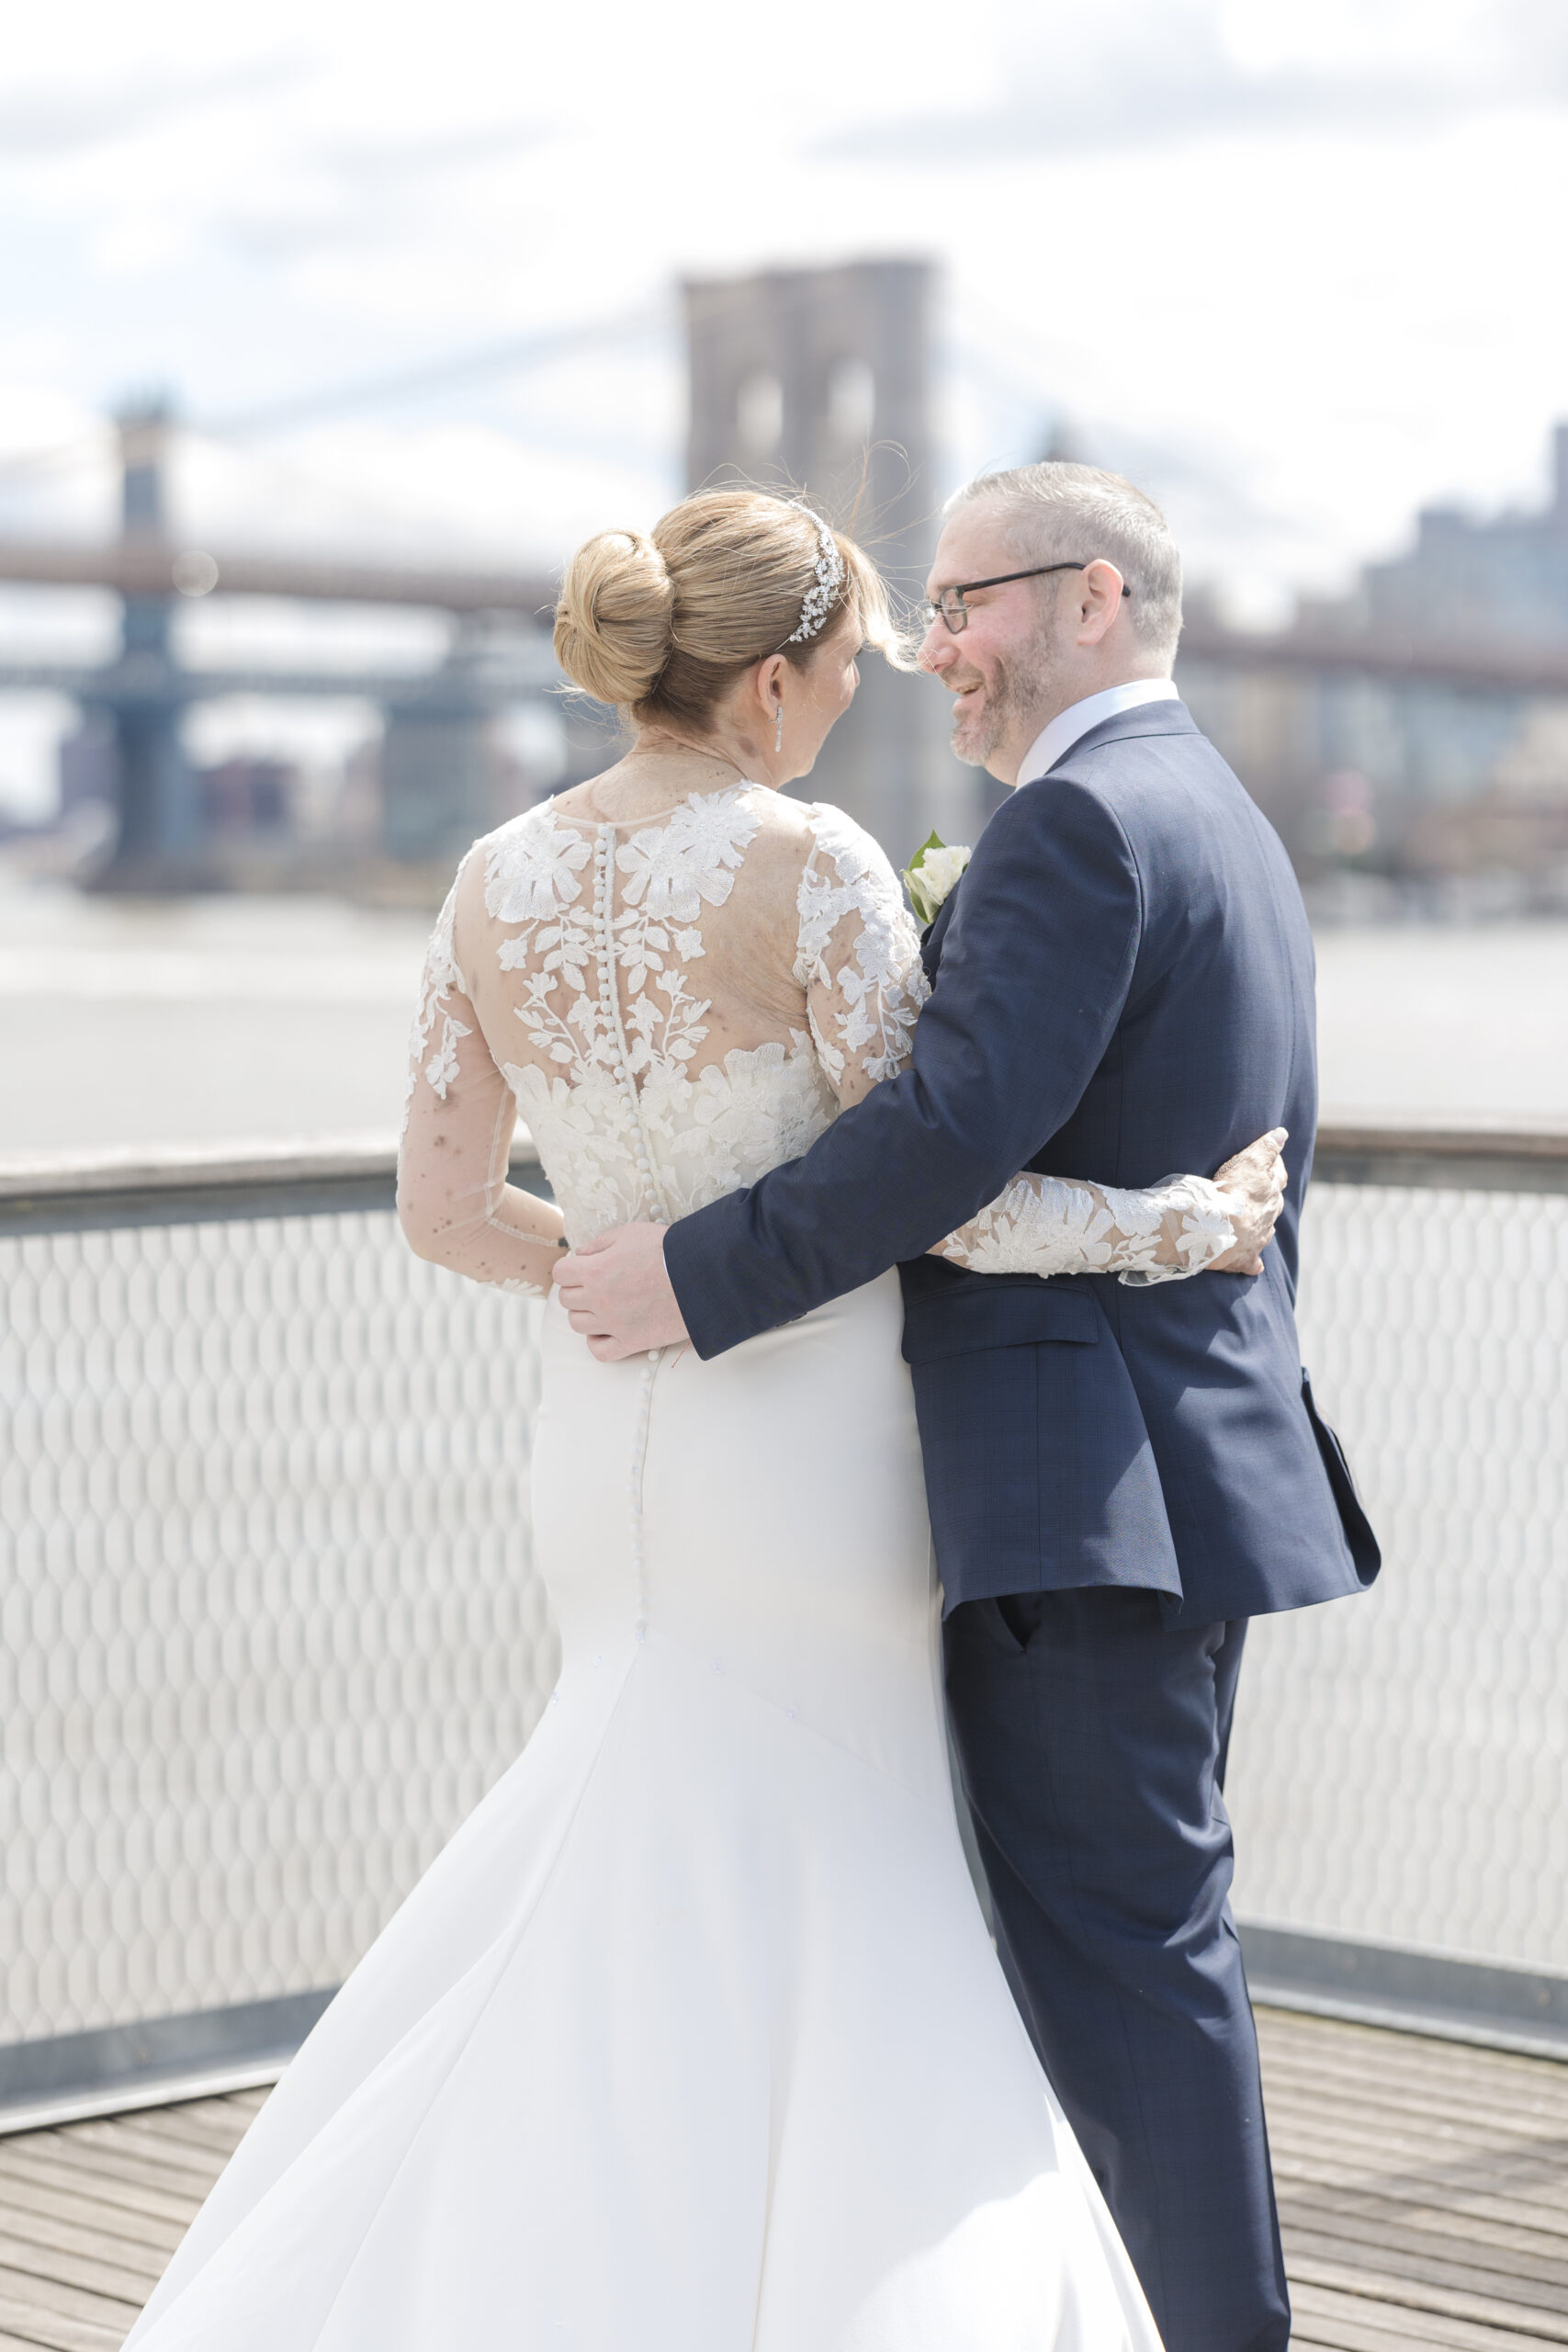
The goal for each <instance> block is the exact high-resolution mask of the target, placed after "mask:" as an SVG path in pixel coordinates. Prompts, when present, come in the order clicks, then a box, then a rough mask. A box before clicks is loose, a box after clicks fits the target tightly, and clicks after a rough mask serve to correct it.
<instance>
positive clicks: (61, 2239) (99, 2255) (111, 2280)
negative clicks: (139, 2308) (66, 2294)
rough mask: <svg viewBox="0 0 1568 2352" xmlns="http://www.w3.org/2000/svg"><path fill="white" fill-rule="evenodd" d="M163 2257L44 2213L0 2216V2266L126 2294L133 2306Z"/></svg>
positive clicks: (159, 2272) (154, 2279) (158, 2274)
mask: <svg viewBox="0 0 1568 2352" xmlns="http://www.w3.org/2000/svg"><path fill="white" fill-rule="evenodd" d="M167 2258H168V2257H167V2256H165V2255H164V2253H163V2252H162V2250H161V2249H160V2248H159V2247H156V2246H149V2245H142V2246H134V2245H128V2244H127V2242H126V2241H125V2240H124V2239H123V2238H112V2239H111V2238H105V2237H101V2236H99V2234H98V2233H96V2231H94V2230H90V2229H89V2230H85V2229H83V2228H81V2227H80V2225H79V2224H77V2223H75V2222H61V2221H56V2220H54V2219H53V2218H52V2217H51V2216H49V2215H47V2214H42V2213H18V2212H17V2211H15V2209H14V2208H13V2209H12V2210H10V2211H6V2213H4V2214H0V2262H4V2263H8V2264H10V2266H11V2267H12V2268H13V2269H16V2270H26V2271H28V2272H31V2273H33V2274H34V2275H35V2276H37V2277H39V2278H73V2279H74V2280H75V2281H76V2284H77V2285H78V2286H82V2287H91V2288H93V2289H94V2290H95V2291H96V2292H98V2293H102V2294H107V2295H118V2294H124V2295H128V2296H129V2297H130V2300H131V2301H135V2299H136V2297H137V2296H138V2295H139V2294H140V2295H147V2294H151V2292H152V2289H153V2288H154V2287H155V2286H156V2285H157V2283H158V2281H159V2279H160V2278H162V2277H163V2275H164V2263H165V2261H166V2260H167ZM89 2274H90V2275H89Z"/></svg>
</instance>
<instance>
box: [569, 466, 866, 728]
mask: <svg viewBox="0 0 1568 2352" xmlns="http://www.w3.org/2000/svg"><path fill="white" fill-rule="evenodd" d="M833 538H834V543H835V545H836V546H837V548H838V550H839V553H840V556H841V557H842V559H843V566H844V576H843V578H842V580H841V581H840V583H839V586H838V588H837V590H836V591H835V593H834V595H833V600H832V602H831V604H830V605H829V608H828V614H827V617H826V619H825V620H824V621H823V623H822V626H821V628H819V629H818V631H817V633H816V634H815V636H813V637H810V638H808V639H806V640H805V642H804V643H802V644H799V645H792V644H790V643H789V638H790V635H791V632H792V631H793V630H794V629H795V628H798V627H799V624H800V615H801V607H802V605H804V603H805V601H806V597H807V592H808V591H809V590H810V589H813V588H815V587H816V586H817V584H818V583H817V562H818V557H819V555H820V553H821V548H820V546H819V543H818V525H817V521H816V518H815V517H814V516H813V515H809V514H807V511H806V510H805V509H804V508H803V507H800V506H795V505H792V504H791V503H789V502H788V500H786V499H783V498H774V497H773V496H771V495H770V494H769V493H768V492H766V491H761V490H706V491H699V492H697V494H696V495H695V496H694V497H692V498H684V499H682V502H681V503H680V505H679V506H672V507H671V509H670V512H669V514H668V515H663V516H661V517H660V520H659V521H658V522H657V523H656V524H655V525H654V526H653V529H652V530H651V532H649V533H646V534H645V533H643V532H641V531H598V532H596V533H595V534H594V536H593V537H592V538H591V539H587V540H585V541H584V542H583V544H582V546H581V547H580V548H578V550H577V553H576V554H575V555H574V556H573V557H572V559H571V561H570V563H569V564H568V565H567V568H566V578H565V580H564V582H562V585H561V593H560V601H559V603H558V605H557V606H556V628H555V649H556V660H557V661H558V662H559V663H560V666H561V668H562V669H563V670H564V671H565V673H566V674H567V676H568V677H569V678H570V680H571V683H572V684H573V685H575V686H581V689H582V691H583V693H584V694H589V695H593V696H594V698H595V699H596V700H597V701H599V702H608V703H615V704H616V705H617V706H618V707H620V708H621V709H622V710H623V711H628V712H629V713H630V714H631V716H632V718H636V719H651V718H668V719H673V720H676V721H678V722H679V723H680V724H682V725H683V726H687V727H695V728H698V729H706V728H707V727H708V726H709V725H710V724H711V722H712V718H713V714H714V711H715V709H716V706H717V705H718V704H719V703H720V702H722V701H723V699H724V697H725V695H727V694H728V692H729V689H730V688H731V687H732V686H733V685H734V684H735V682H736V680H737V679H738V678H739V676H740V674H741V673H742V672H743V671H745V670H748V669H750V666H751V664H752V662H761V661H764V660H765V659H766V658H767V656H768V655H769V654H770V653H782V654H783V655H784V659H785V661H787V662H793V663H794V664H795V667H796V668H797V669H804V668H806V667H807V664H808V663H809V662H810V661H811V658H812V656H813V654H814V653H815V652H816V650H817V649H818V646H819V645H820V644H821V643H822V641H823V639H825V638H827V637H829V636H830V635H831V634H832V632H833V630H834V629H835V628H837V627H838V625H839V622H840V618H841V617H842V616H844V615H845V614H846V613H849V614H852V616H853V617H854V619H855V621H856V623H857V624H858V627H859V628H860V632H861V635H862V638H863V639H864V641H865V642H866V643H867V644H870V645H874V646H875V647H876V648H877V650H879V651H880V652H882V653H885V654H886V656H887V658H888V660H889V661H891V662H895V663H896V664H897V665H898V666H903V664H904V662H905V661H906V660H907V658H908V657H907V656H906V654H905V652H904V650H903V646H902V642H901V639H900V637H899V633H898V629H897V625H896V623H895V621H894V618H893V615H892V611H891V609H890V606H889V604H888V598H887V590H886V586H885V584H884V582H883V581H882V578H881V575H880V574H879V573H878V571H877V570H876V568H875V566H874V564H873V562H872V561H871V559H870V558H869V557H868V556H867V555H865V554H864V553H863V550H862V549H861V548H858V547H856V545H855V544H854V541H853V540H852V539H847V538H845V537H842V536H841V534H840V533H839V532H837V531H835V532H834V534H833Z"/></svg>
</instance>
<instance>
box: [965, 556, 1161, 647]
mask: <svg viewBox="0 0 1568 2352" xmlns="http://www.w3.org/2000/svg"><path fill="white" fill-rule="evenodd" d="M1099 561H1100V558H1099V557H1098V556H1086V557H1085V559H1084V560H1083V561H1082V563H1037V564H1036V565H1035V566H1034V568H1033V570H1032V571H998V574H997V576H996V578H995V579H994V580H966V581H964V584H963V586H962V587H960V588H944V589H943V590H942V594H941V595H940V596H938V598H937V599H936V602H935V603H934V604H931V605H921V606H920V616H921V618H922V619H923V620H924V622H925V625H926V627H927V628H931V624H932V622H933V621H934V620H935V619H936V617H937V615H938V614H939V613H940V614H941V616H942V619H943V620H944V621H945V622H946V623H947V626H948V628H950V629H951V630H952V631H953V636H954V637H956V636H957V635H958V633H959V631H960V630H961V629H966V628H968V626H969V607H968V605H966V604H965V603H964V597H965V596H972V595H973V594H975V591H976V589H977V588H1005V587H1007V586H1008V584H1009V582H1010V581H1014V580H1043V579H1044V577H1045V574H1046V573H1047V572H1048V571H1088V570H1089V565H1090V564H1091V563H1098V562H1099ZM1132 593H1133V592H1132V590H1131V589H1130V588H1129V587H1128V586H1127V584H1126V582H1122V594H1123V596H1130V595H1131V594H1132Z"/></svg>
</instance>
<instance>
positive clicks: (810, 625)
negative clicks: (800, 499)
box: [784, 506, 844, 645]
mask: <svg viewBox="0 0 1568 2352" xmlns="http://www.w3.org/2000/svg"><path fill="white" fill-rule="evenodd" d="M799 511H800V513H801V514H802V515H805V516H806V517H807V520H808V521H810V522H813V523H815V524H816V526H817V545H818V549H819V553H818V558H817V585H816V586H815V588H808V589H807V592H806V601H805V603H804V604H803V605H801V607H800V623H799V626H798V628H793V629H791V631H790V633H789V635H788V636H787V637H786V638H785V639H784V643H785V644H786V645H802V644H804V643H805V642H806V640H807V639H808V638H813V637H815V636H816V634H817V632H818V629H819V628H821V626H822V624H823V622H824V621H825V620H826V619H827V617H828V615H829V610H830V609H831V606H832V603H833V599H834V597H835V596H836V595H837V594H838V593H839V591H840V588H841V587H842V586H843V584H844V559H843V557H842V556H841V555H840V553H839V543H838V541H837V540H836V539H835V538H834V537H833V534H832V532H831V531H830V530H829V528H828V526H827V524H826V523H824V521H823V520H822V517H821V515H815V514H813V513H812V511H811V508H810V507H809V506H803V507H801V508H800V510H799Z"/></svg>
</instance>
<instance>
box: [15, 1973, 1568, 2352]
mask: <svg viewBox="0 0 1568 2352" xmlns="http://www.w3.org/2000/svg"><path fill="white" fill-rule="evenodd" d="M1258 2027H1259V2034H1258V2038H1259V2045H1260V2048H1261V2050H1262V2053H1263V2076H1264V2089H1265V2095H1266V2097H1267V2099H1268V2104H1269V2129H1270V2134H1271V2138H1272V2141H1273V2146H1274V2154H1275V2173H1276V2178H1277V2181H1278V2184H1279V2190H1280V2222H1281V2227H1282V2230H1283V2233H1284V2239H1285V2254H1286V2265H1287V2268H1288V2269H1289V2271H1290V2274H1291V2281H1292V2298H1293V2301H1294V2303H1295V2307H1296V2324H1295V2330H1294V2336H1293V2341H1294V2342H1295V2343H1296V2344H1299V2345H1300V2346H1303V2352H1546V2347H1548V2346H1553V2345H1561V2346H1568V2066H1564V2065H1562V2064H1558V2063H1555V2062H1553V2061H1551V2060H1543V2059H1535V2058H1529V2057H1525V2056H1521V2055H1520V2054H1518V2053H1517V2052H1496V2051H1487V2050H1479V2049H1472V2048H1469V2047H1466V2046H1465V2045H1462V2044H1459V2043H1451V2042H1446V2041H1425V2040H1422V2039H1420V2038H1418V2037H1416V2036H1414V2035H1409V2034H1404V2033H1392V2032H1387V2031H1382V2030H1378V2029H1376V2028H1372V2027H1364V2026H1349V2025H1342V2024H1338V2023H1336V2022H1334V2021H1332V2020H1329V2019H1326V2018H1301V2017H1295V2016H1291V2015H1288V2014H1286V2013H1284V2012H1281V2011H1277V2010H1276V2011H1267V2010H1266V2011H1263V2012H1260V2014H1259V2019H1258ZM266 2097H267V2094H266V2092H265V2090H260V2089H258V2090H250V2091H243V2092H238V2093H235V2094H234V2095H232V2096H231V2097H228V2098H204V2099H196V2100H190V2101H188V2102H186V2104H185V2105H184V2106H175V2107H169V2108H163V2109H144V2110H142V2111H141V2112H139V2113H135V2114H130V2115H126V2116H117V2117H109V2118H97V2119H95V2120H93V2121H91V2122H87V2123H80V2124H66V2125H62V2126H59V2127H57V2128H56V2129H54V2130H52V2131H38V2132H30V2133H28V2134H26V2135H22V2136H18V2137H16V2138H13V2139H9V2140H0V2352H113V2347H116V2346H118V2344H119V2343H120V2340H121V2337H122V2336H123V2334H124V2332H125V2330H126V2328H127V2327H129V2325H130V2318H131V2316H132V2315H133V2313H134V2312H135V2311H136V2310H137V2309H139V2308H140V2305H141V2301H142V2300H143V2298H144V2296H145V2295H146V2293H148V2292H149V2291H150V2290H151V2288H152V2283H153V2281H154V2279H155V2278H157V2277H158V2275H159V2274H160V2273H161V2271H162V2269H163V2267H164V2263H165V2262H166V2261H167V2259H168V2256H169V2255H170V2253H171V2252H172V2251H173V2248H174V2247H175V2245H177V2243H178V2242H179V2239H180V2237H181V2236H182V2235H183V2233H184V2232H185V2230H186V2227H187V2226H188V2224H189V2222H190V2221H191V2219H192V2218H193V2217H194V2215H195V2213H196V2211H197V2208H198V2206H199V2205H200V2204H201V2202H202V2199H204V2198H205V2196H206V2194H207V2192H208V2190H209V2188H210V2187H211V2186H212V2183H213V2181H214V2180H215V2179H216V2178H217V2177H218V2175H219V2173H220V2171H221V2170H222V2167H223V2165H224V2164H225V2163H226V2162H227V2161H228V2158H229V2157H230V2155H231V2154H232V2152H233V2150H234V2148H235V2147H237V2145H238V2144H239V2142H240V2141H241V2139H242V2138H243V2135H244V2133H245V2132H246V2131H248V2129H249V2128H250V2125H251V2123H252V2122H253V2121H254V2119H255V2117H256V2115H257V2114H258V2113H259V2112H260V2110H261V2109H262V2107H263V2106H264V2105H265V2100H266Z"/></svg>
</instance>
